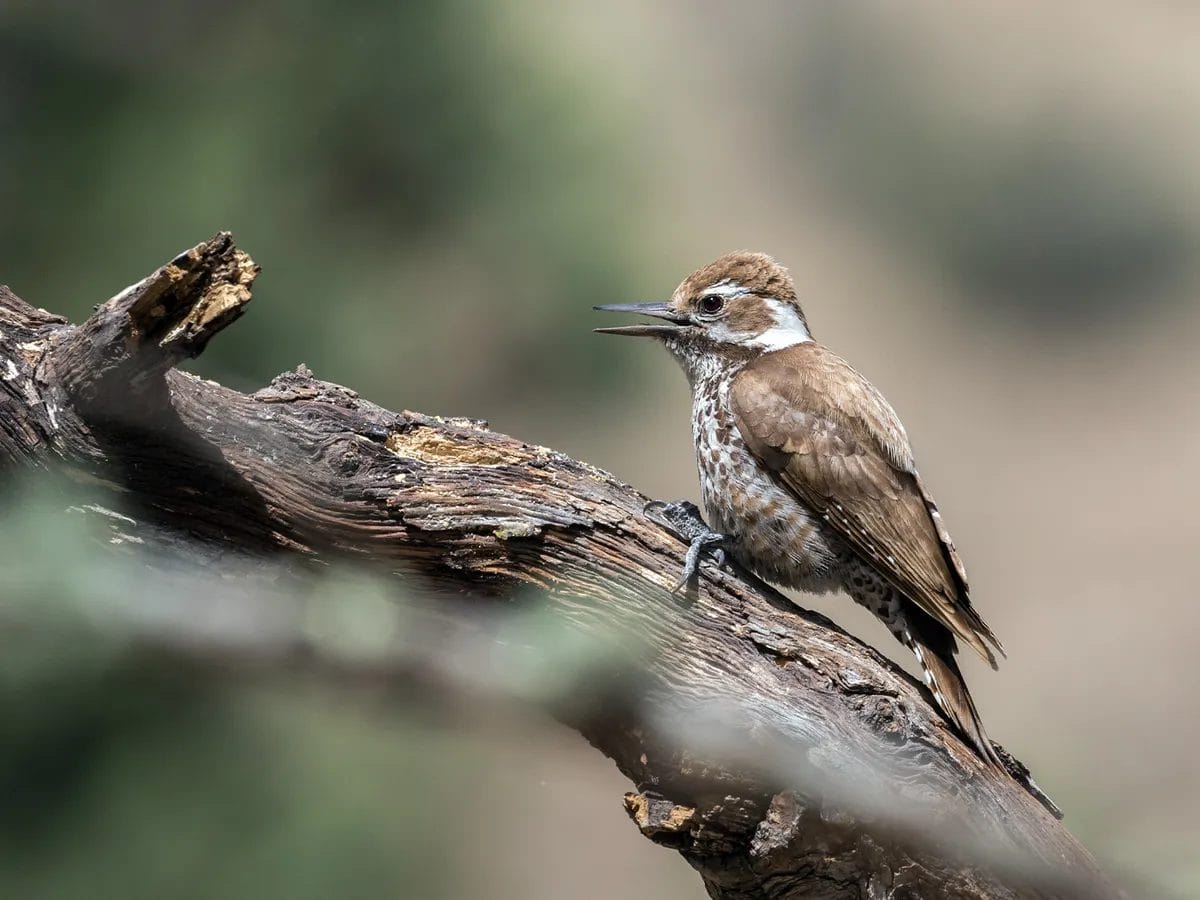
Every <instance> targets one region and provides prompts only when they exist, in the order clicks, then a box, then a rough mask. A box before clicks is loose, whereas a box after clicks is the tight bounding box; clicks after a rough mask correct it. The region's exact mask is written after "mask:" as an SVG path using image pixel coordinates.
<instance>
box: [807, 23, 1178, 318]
mask: <svg viewBox="0 0 1200 900" xmlns="http://www.w3.org/2000/svg"><path fill="white" fill-rule="evenodd" d="M822 11H823V14H818V15H813V16H812V19H813V20H814V21H812V22H811V23H810V24H812V25H814V26H818V27H812V28H810V29H809V30H808V31H807V32H806V38H807V41H806V49H807V50H808V51H809V52H807V53H802V54H799V55H798V57H797V62H796V64H795V68H794V73H793V74H792V78H791V81H790V82H789V83H788V84H789V87H792V88H793V92H794V93H793V96H794V99H793V100H792V102H793V103H794V105H795V108H796V112H797V115H796V116H795V117H794V118H792V119H791V122H792V124H793V126H794V127H795V128H796V129H797V131H798V134H797V137H798V138H799V140H800V141H801V142H802V143H803V144H806V145H807V146H809V147H811V148H813V150H814V151H815V153H816V154H817V155H818V156H819V157H820V158H821V160H822V164H823V169H824V171H825V172H827V173H828V174H829V176H830V178H831V179H834V180H836V182H837V183H838V185H839V187H840V189H841V190H842V191H843V192H844V193H845V195H846V196H847V197H848V198H852V199H853V200H854V201H855V202H856V203H858V204H860V205H861V207H862V211H863V216H862V218H863V221H864V222H866V223H869V224H871V225H873V226H875V227H879V228H885V229H887V233H888V236H889V237H890V238H892V239H893V240H896V241H898V242H901V243H903V244H904V245H905V246H906V247H907V248H909V249H910V250H912V251H914V252H916V253H919V254H923V255H926V256H927V257H928V258H929V263H930V264H931V265H933V266H936V267H939V268H941V269H944V270H945V271H947V272H948V273H949V274H950V275H951V276H952V277H953V278H955V279H957V280H958V282H959V284H960V285H961V289H962V296H963V297H964V298H965V299H967V300H968V301H969V302H971V303H972V304H978V306H979V308H980V309H981V310H983V311H1002V312H1005V313H1007V314H1009V315H1010V316H1013V317H1016V318H1018V319H1019V320H1024V321H1025V322H1026V323H1027V324H1029V325H1031V326H1032V327H1043V326H1051V327H1055V328H1074V327H1078V326H1079V325H1080V324H1086V325H1089V326H1096V325H1099V324H1101V323H1109V322H1111V321H1112V319H1113V317H1114V316H1115V315H1117V314H1119V312H1120V311H1121V310H1122V309H1126V308H1127V307H1128V305H1129V297H1130V296H1131V295H1135V296H1137V297H1138V298H1139V311H1142V312H1144V311H1145V303H1146V302H1147V301H1148V300H1166V299H1170V297H1169V295H1166V294H1164V293H1163V292H1162V290H1161V289H1162V288H1163V287H1164V286H1172V285H1175V284H1176V283H1177V282H1178V281H1179V280H1180V279H1181V278H1182V277H1183V274H1184V272H1185V271H1186V270H1187V269H1189V268H1190V266H1191V265H1192V258H1193V257H1194V255H1195V252H1196V250H1197V247H1198V246H1200V245H1198V243H1197V239H1196V234H1195V225H1194V222H1191V221H1189V219H1188V215H1187V212H1186V211H1187V206H1186V203H1187V201H1186V200H1185V199H1184V197H1182V196H1180V195H1179V194H1178V193H1176V192H1173V191H1172V186H1171V179H1170V177H1162V176H1161V175H1160V173H1158V172H1156V171H1154V170H1153V165H1154V164H1153V162H1152V160H1150V159H1148V158H1146V157H1145V156H1144V155H1142V154H1140V153H1139V147H1138V141H1139V140H1140V137H1139V135H1137V134H1129V133H1127V132H1126V131H1125V130H1123V128H1122V125H1121V123H1120V122H1118V121H1113V120H1112V119H1111V117H1106V116H1104V115H1103V114H1101V113H1100V112H1099V111H1098V110H1094V109H1079V108H1076V107H1074V106H1072V105H1071V104H1070V103H1069V102H1068V101H1067V100H1065V99H1064V98H1061V97H1057V96H1054V95H1048V96H1041V97H1038V98H1036V99H1034V98H1024V99H1022V100H1020V101H1019V102H1018V103H1019V105H1018V108H1017V109H1016V110H1015V111H1014V110H1013V109H1011V108H1002V109H1000V110H989V109H987V108H981V107H979V106H964V105H962V104H960V103H956V102H954V100H953V99H952V97H951V96H950V92H949V91H948V90H947V89H946V85H945V84H942V83H939V81H940V73H939V72H938V71H937V70H936V68H934V67H931V66H929V65H928V64H927V62H926V61H925V60H922V59H921V58H920V54H921V53H922V52H924V51H923V50H922V49H921V48H919V47H918V46H914V45H911V44H905V43H903V42H899V41H894V40H892V39H891V38H890V35H889V34H888V32H887V29H888V25H887V24H886V23H883V22H879V21H877V20H876V18H875V17H874V16H873V15H872V14H871V13H870V12H868V11H866V9H865V8H863V7H860V6H856V5H853V4H836V5H822ZM789 99H791V98H789Z"/></svg>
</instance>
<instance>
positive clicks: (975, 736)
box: [905, 631, 1008, 773]
mask: <svg viewBox="0 0 1200 900" xmlns="http://www.w3.org/2000/svg"><path fill="white" fill-rule="evenodd" d="M905 638H906V640H905V643H907V644H908V645H909V647H910V648H911V649H912V651H913V653H915V654H916V656H917V662H918V663H919V664H920V666H921V672H922V674H923V675H924V676H925V685H926V686H927V687H928V688H929V690H930V691H932V692H933V699H934V700H936V701H937V705H938V706H939V707H940V708H941V710H942V712H943V713H945V714H946V716H947V717H948V718H949V719H950V721H951V722H953V723H954V724H955V725H956V726H957V727H958V730H959V733H961V734H962V735H963V736H964V737H966V738H967V740H969V741H970V742H971V745H972V746H973V747H974V748H975V752H976V753H978V754H979V755H980V756H981V757H982V758H983V759H984V761H985V762H989V763H991V764H992V765H993V766H995V767H996V768H997V769H999V770H1000V771H1001V772H1006V773H1007V771H1008V768H1007V767H1006V766H1005V765H1004V763H1003V762H1002V761H1001V759H1000V757H999V755H998V754H997V753H996V750H995V748H993V747H992V742H991V741H990V740H989V739H988V736H987V732H986V731H984V730H983V722H982V720H981V719H980V718H979V710H978V709H976V708H975V701H974V700H972V699H971V692H970V691H968V690H967V683H966V682H965V681H964V680H963V677H962V672H960V671H959V669H958V663H957V662H955V661H954V650H955V647H954V638H953V637H951V636H950V635H949V633H947V634H946V635H945V637H944V638H941V639H937V638H934V639H932V640H929V639H927V636H926V635H924V634H920V633H910V632H908V631H906V632H905Z"/></svg>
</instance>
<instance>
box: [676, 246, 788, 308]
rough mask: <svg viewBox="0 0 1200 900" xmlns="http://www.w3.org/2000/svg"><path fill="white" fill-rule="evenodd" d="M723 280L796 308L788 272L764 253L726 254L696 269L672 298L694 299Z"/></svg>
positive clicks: (741, 251)
mask: <svg viewBox="0 0 1200 900" xmlns="http://www.w3.org/2000/svg"><path fill="white" fill-rule="evenodd" d="M726 280H728V281H732V282H736V283H738V284H740V285H741V286H742V287H744V288H746V289H747V290H748V291H750V292H751V293H753V294H757V295H758V296H760V297H774V298H775V299H776V300H782V301H784V302H785V303H791V304H794V305H796V306H797V307H799V303H798V301H797V300H796V288H795V285H794V284H793V283H792V276H791V275H790V274H788V270H787V269H785V268H784V267H783V266H781V265H780V264H779V263H777V262H775V260H773V259H772V258H771V257H769V256H767V254H765V253H752V252H750V251H748V250H740V251H738V252H736V253H726V254H725V255H724V256H722V257H720V258H719V259H716V260H714V261H713V262H710V263H709V264H708V265H707V266H704V267H703V268H700V269H697V270H696V271H695V272H693V273H692V274H691V275H689V276H688V277H687V278H685V279H684V280H683V283H682V284H680V285H679V287H678V288H677V289H676V296H680V297H687V298H691V297H695V296H697V295H698V294H700V293H701V292H702V291H703V290H704V289H705V288H709V287H712V286H713V285H714V284H717V283H718V282H721V281H726Z"/></svg>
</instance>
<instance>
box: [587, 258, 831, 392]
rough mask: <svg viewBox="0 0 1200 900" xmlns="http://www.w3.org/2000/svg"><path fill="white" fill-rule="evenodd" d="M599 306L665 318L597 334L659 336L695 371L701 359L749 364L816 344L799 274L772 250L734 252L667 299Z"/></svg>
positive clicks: (692, 277)
mask: <svg viewBox="0 0 1200 900" xmlns="http://www.w3.org/2000/svg"><path fill="white" fill-rule="evenodd" d="M596 309H598V310H602V311H604V312H629V313H638V314H639V315H643V316H651V317H653V318H655V319H660V320H663V321H662V322H661V323H659V322H655V323H653V324H651V323H646V324H642V325H620V326H617V327H614V328H597V329H596V331H598V332H600V333H601V334H623V335H631V336H637V337H654V338H658V339H660V340H661V341H662V342H663V344H664V345H665V346H666V347H667V349H668V350H670V351H671V353H672V354H673V355H674V356H675V357H676V358H677V359H679V361H680V362H681V363H683V365H684V367H685V368H686V369H688V370H689V371H691V370H692V369H693V367H694V366H695V365H697V363H698V362H699V361H700V360H711V359H714V358H716V359H728V360H730V361H734V360H747V359H752V358H754V357H756V356H758V355H760V354H762V353H768V352H770V351H772V350H782V349H783V348H784V347H791V346H793V345H795V344H802V343H804V342H806V341H811V340H812V336H811V335H810V334H809V331H808V323H807V322H806V321H805V319H804V311H803V310H802V309H801V308H800V303H799V301H797V299H796V289H795V286H794V285H793V284H792V276H791V275H789V274H788V271H787V269H785V268H784V267H783V266H781V265H779V263H777V262H775V260H773V259H771V257H769V256H767V255H766V254H765V253H748V252H740V253H728V254H726V255H725V256H722V257H721V258H720V259H718V260H716V261H714V262H711V263H709V264H708V265H707V266H704V267H703V268H700V269H697V270H696V271H695V272H693V273H692V274H691V275H689V276H688V277H687V278H685V279H684V280H683V283H682V284H680V285H679V287H677V288H676V289H675V293H674V294H672V295H671V299H670V300H668V301H665V302H655V303H615V304H611V305H607V306H597V307H596Z"/></svg>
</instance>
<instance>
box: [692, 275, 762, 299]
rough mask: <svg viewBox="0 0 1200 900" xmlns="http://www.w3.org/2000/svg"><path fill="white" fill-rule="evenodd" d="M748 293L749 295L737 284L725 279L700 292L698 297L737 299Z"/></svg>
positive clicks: (747, 291)
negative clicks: (709, 296)
mask: <svg viewBox="0 0 1200 900" xmlns="http://www.w3.org/2000/svg"><path fill="white" fill-rule="evenodd" d="M748 293H750V291H749V290H747V289H746V288H745V287H743V286H742V285H740V284H738V283H737V282H736V281H731V280H730V279H728V278H725V279H723V280H721V281H718V282H717V283H716V284H714V285H712V286H710V287H707V288H705V289H704V290H703V291H701V292H700V295H701V296H702V297H704V296H708V295H709V294H716V295H717V296H718V297H739V296H741V295H742V294H748Z"/></svg>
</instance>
